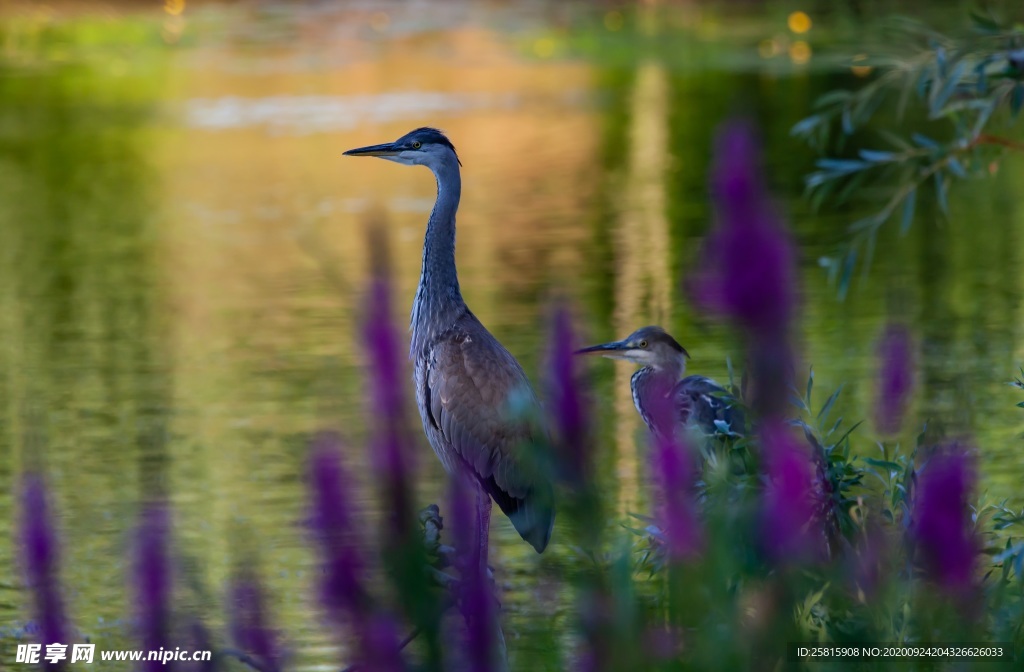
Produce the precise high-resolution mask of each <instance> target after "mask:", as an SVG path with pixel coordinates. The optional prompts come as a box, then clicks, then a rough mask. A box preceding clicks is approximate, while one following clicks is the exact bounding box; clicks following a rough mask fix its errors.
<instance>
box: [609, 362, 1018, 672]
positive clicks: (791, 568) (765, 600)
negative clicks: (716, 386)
mask: <svg viewBox="0 0 1024 672" xmlns="http://www.w3.org/2000/svg"><path fill="white" fill-rule="evenodd" d="M1022 375H1024V372H1022ZM1015 385H1016V386H1017V387H1021V388H1022V389H1024V380H1018V381H1017V382H1016V383H1015ZM841 391H842V386H840V387H839V388H838V389H836V390H834V391H832V392H831V393H830V394H828V395H827V396H825V395H822V396H819V397H818V398H817V399H816V398H815V395H814V375H813V371H812V372H811V373H810V375H809V376H808V380H807V384H806V387H805V389H804V391H803V392H802V393H800V392H797V391H795V390H794V391H793V395H792V402H793V406H794V409H795V410H794V416H795V417H794V418H793V419H792V420H791V421H790V424H791V425H792V426H794V427H795V428H799V429H801V430H802V431H803V434H804V437H805V439H806V442H807V446H808V448H809V450H810V454H811V455H812V457H813V459H814V460H815V461H816V463H817V464H818V470H817V474H816V478H817V479H818V480H819V482H820V484H821V492H822V493H823V497H822V500H821V509H820V513H821V519H822V521H823V522H824V525H825V529H826V532H827V534H828V547H829V555H828V557H827V558H825V559H822V560H821V561H819V562H811V563H803V564H801V563H799V562H796V563H793V564H788V565H787V564H784V563H783V564H778V563H773V562H770V561H769V560H767V559H766V557H765V556H764V555H763V553H762V550H761V548H760V547H759V540H760V539H761V537H762V534H763V529H761V528H760V527H759V525H760V523H759V519H758V515H757V514H758V511H759V508H760V506H761V501H760V494H759V493H760V491H761V490H762V487H763V478H764V477H763V475H762V468H761V465H760V462H761V460H760V453H761V446H760V445H759V443H760V442H759V440H758V438H757V436H756V435H754V436H742V437H738V436H732V435H723V434H717V435H715V436H708V437H704V438H703V439H702V440H701V441H700V445H701V447H702V450H701V455H702V458H703V461H702V465H701V479H700V482H699V486H700V493H701V497H700V506H701V519H702V521H703V525H704V526H705V531H706V544H705V546H704V548H703V549H702V552H701V553H700V554H698V555H695V556H694V557H691V558H688V559H685V560H681V561H680V560H671V559H670V558H668V557H667V555H666V553H665V550H664V547H665V543H664V532H663V531H662V530H661V529H660V528H659V527H658V521H657V520H656V518H652V517H649V516H646V515H639V514H634V515H633V516H632V521H633V522H630V523H626V524H625V525H624V527H625V528H626V530H627V531H628V533H629V534H630V535H631V536H632V537H633V544H632V549H631V552H630V559H629V563H630V566H631V567H632V571H631V572H630V573H629V575H630V576H631V577H632V581H633V582H635V583H636V587H633V588H629V590H627V591H626V592H623V590H624V588H623V587H622V586H620V587H619V588H616V589H615V590H616V595H617V598H616V600H614V601H613V604H614V605H615V607H614V609H616V610H621V611H617V612H616V613H615V614H614V615H608V618H609V619H610V620H611V621H613V622H616V623H619V624H620V625H621V626H622V627H625V628H626V630H627V631H628V632H631V633H637V632H650V631H651V630H652V629H654V630H657V631H659V632H670V633H677V634H678V636H679V637H680V639H681V641H682V642H683V643H682V644H681V646H682V647H683V648H684V649H685V651H686V654H685V655H683V656H680V657H678V658H672V659H664V658H661V657H659V653H658V652H657V651H655V650H652V649H649V648H646V647H640V646H638V645H637V644H636V643H634V644H633V645H632V658H631V662H630V665H629V668H628V669H638V670H639V669H679V670H690V669H694V670H696V669H705V668H707V667H708V666H709V665H714V664H715V662H716V661H717V664H718V666H719V667H721V668H722V669H725V668H727V667H728V668H730V669H742V668H743V667H746V666H749V665H751V664H752V661H755V660H756V661H760V662H761V663H763V664H764V667H765V668H766V669H774V668H775V666H777V665H782V666H784V665H786V664H787V662H786V659H785V655H786V654H785V643H786V642H793V641H803V642H822V643H836V644H870V643H878V642H899V643H905V644H914V643H926V642H937V643H941V642H953V641H980V642H1001V643H1012V644H1013V645H1014V646H1015V647H1016V651H1017V655H1018V656H1019V655H1020V652H1021V651H1022V650H1024V625H1022V624H1024V620H1022V618H1024V572H1022V570H1024V526H1022V524H1024V510H1015V509H1013V508H1011V507H1010V506H1008V505H1007V503H1006V502H999V503H988V502H986V501H985V499H984V498H982V499H981V500H980V501H978V502H977V503H976V504H975V505H974V506H973V507H972V509H971V511H972V516H971V520H972V522H973V526H974V533H975V535H976V537H977V538H978V539H979V540H981V543H982V544H983V553H984V556H983V557H984V558H987V559H986V560H983V561H981V563H980V564H983V565H986V567H985V568H984V569H983V571H982V572H981V573H980V574H979V576H978V577H977V582H976V584H975V587H974V588H973V589H972V594H971V595H968V596H965V595H963V594H957V593H956V592H955V591H949V590H948V589H946V588H944V587H943V586H941V585H939V584H937V583H935V582H934V581H933V580H932V579H930V578H928V577H927V576H926V575H925V574H924V573H923V572H922V571H921V569H920V568H919V567H918V565H917V562H916V557H915V555H914V550H913V545H912V544H911V543H910V542H909V541H908V537H907V529H908V528H909V527H910V526H911V525H912V507H913V499H914V496H915V488H916V483H917V478H918V475H917V472H918V464H919V461H920V460H923V459H925V457H926V456H927V455H928V454H929V453H930V452H931V447H930V446H929V445H928V444H927V442H926V433H925V432H924V431H923V430H922V432H921V433H920V435H919V436H918V437H917V440H916V442H915V445H914V446H913V448H912V449H910V450H909V451H907V450H904V449H903V448H901V446H900V445H899V444H889V443H885V442H877V443H875V446H876V449H877V453H875V454H871V451H870V449H869V450H866V451H864V450H857V449H855V448H854V447H853V444H854V442H855V441H857V442H859V443H863V442H866V440H867V437H862V436H860V435H861V434H862V433H863V430H861V431H860V432H858V431H857V430H858V429H860V428H861V423H859V422H858V423H854V424H849V425H846V424H845V423H844V419H843V417H841V416H840V415H839V413H838V412H837V410H838V409H839V408H840V407H841V406H842V404H841ZM620 553H621V551H618V550H614V548H613V550H611V551H609V553H608V554H607V555H606V556H605V557H604V558H603V559H602V560H601V561H599V562H601V563H607V565H606V567H607V569H606V570H604V571H606V572H608V573H607V574H606V576H608V577H609V578H610V579H612V584H614V583H615V582H616V581H618V582H621V581H623V580H624V577H625V576H626V573H625V572H624V571H623V569H622V563H623V562H624V559H623V558H622V557H621V555H620ZM612 567H617V568H618V570H614V571H613V570H612V569H611V568H612ZM630 595H632V597H629V596H630ZM623 600H625V602H623ZM630 600H632V601H631V602H630ZM965 614H967V615H965ZM677 645H678V643H677ZM716 656H717V658H716ZM820 665H821V666H820V667H818V666H815V667H814V668H813V669H833V668H834V669H844V670H845V669H861V668H858V667H856V663H849V662H845V663H842V664H839V663H829V662H822V663H820ZM851 665H852V666H853V667H852V668H851ZM1015 665H1019V662H1006V661H1004V662H1002V663H991V662H986V663H983V664H982V663H970V662H963V663H958V667H957V668H956V669H975V667H977V668H978V669H986V670H988V669H1016V668H1015V667H1014V666H1015ZM604 669H619V667H616V666H615V665H614V664H611V665H609V666H608V667H606V668H604ZM622 669H626V668H622ZM864 669H896V670H903V669H952V668H946V667H943V666H942V665H941V664H939V665H938V666H936V667H930V666H927V665H925V666H922V665H921V664H919V663H918V662H917V661H912V660H903V661H899V660H896V661H887V662H886V663H884V664H879V665H878V666H876V667H868V668H864Z"/></svg>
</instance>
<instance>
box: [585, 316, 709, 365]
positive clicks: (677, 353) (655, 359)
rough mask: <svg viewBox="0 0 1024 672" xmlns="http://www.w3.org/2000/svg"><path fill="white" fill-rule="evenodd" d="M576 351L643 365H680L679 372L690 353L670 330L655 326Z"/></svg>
mask: <svg viewBox="0 0 1024 672" xmlns="http://www.w3.org/2000/svg"><path fill="white" fill-rule="evenodd" d="M576 354H578V355H590V354H594V355H603V356H605V357H611V358H612V359H624V360H626V361H627V362H633V363H634V364H639V365H640V366H652V367H654V368H655V369H678V370H679V371H680V372H682V371H683V370H685V369H686V359H687V358H688V357H689V356H690V355H689V353H687V352H686V350H684V349H683V346H681V345H679V343H678V342H677V341H676V339H674V338H672V337H671V336H670V335H669V334H668V332H666V331H665V330H664V329H662V328H661V327H655V326H651V327H643V328H641V329H637V330H636V331H634V332H633V333H632V334H630V335H629V336H627V337H625V338H624V339H622V340H621V341H613V342H611V343H601V344H600V345H592V346H590V347H589V348H583V349H582V350H577V351H576Z"/></svg>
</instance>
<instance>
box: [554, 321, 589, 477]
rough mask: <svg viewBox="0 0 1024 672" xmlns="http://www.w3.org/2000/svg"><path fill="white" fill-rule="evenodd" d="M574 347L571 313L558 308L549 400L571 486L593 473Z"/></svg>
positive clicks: (564, 467)
mask: <svg viewBox="0 0 1024 672" xmlns="http://www.w3.org/2000/svg"><path fill="white" fill-rule="evenodd" d="M574 343H575V336H574V334H573V331H572V322H571V320H570V317H569V313H568V312H567V311H566V310H565V309H564V308H558V309H557V310H556V311H555V315H554V320H553V326H552V330H551V346H550V354H549V361H550V364H549V377H548V394H547V398H548V399H549V400H550V402H549V405H550V408H551V412H552V413H553V414H554V417H553V418H552V420H553V423H552V425H553V426H554V427H556V428H557V430H558V447H559V449H560V450H559V452H560V456H559V458H560V459H559V461H560V462H561V469H562V471H563V475H564V476H565V477H566V478H567V479H568V480H569V482H570V483H573V484H580V483H582V482H583V481H584V480H585V479H586V478H587V476H588V474H589V471H590V469H589V459H590V448H589V436H588V433H587V427H588V424H587V412H586V403H585V400H584V397H583V393H582V391H581V389H580V385H579V383H578V381H577V376H576V369H575V363H576V358H575V357H574V356H573V350H574V348H573V345H574Z"/></svg>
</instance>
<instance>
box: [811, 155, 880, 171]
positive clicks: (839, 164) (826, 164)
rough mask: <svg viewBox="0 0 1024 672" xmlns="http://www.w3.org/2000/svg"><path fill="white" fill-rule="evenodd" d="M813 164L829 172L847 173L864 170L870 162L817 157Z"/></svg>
mask: <svg viewBox="0 0 1024 672" xmlns="http://www.w3.org/2000/svg"><path fill="white" fill-rule="evenodd" d="M815 165H816V166H818V168H821V169H822V170H826V171H829V172H831V173H840V174H848V173H856V172H857V171H858V170H864V169H865V168H868V167H870V165H871V164H869V163H866V162H864V161H857V160H856V159H818V161H817V162H816V163H815Z"/></svg>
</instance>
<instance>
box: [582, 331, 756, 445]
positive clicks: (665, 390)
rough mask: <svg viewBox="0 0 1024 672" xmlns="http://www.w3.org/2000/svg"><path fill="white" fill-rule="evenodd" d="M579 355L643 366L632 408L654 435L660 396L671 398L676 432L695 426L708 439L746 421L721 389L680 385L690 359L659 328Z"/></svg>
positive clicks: (698, 380) (703, 383) (692, 380)
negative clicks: (687, 361)
mask: <svg viewBox="0 0 1024 672" xmlns="http://www.w3.org/2000/svg"><path fill="white" fill-rule="evenodd" d="M578 353H579V354H600V355H604V356H606V357H612V358H615V359H625V360H627V361H630V362H634V363H636V364H639V365H640V366H641V368H640V369H638V370H637V371H636V372H635V373H634V374H633V376H632V377H631V378H630V381H629V386H630V390H631V391H632V393H633V405H634V406H636V410H637V412H638V413H639V414H640V417H641V418H642V419H643V421H644V423H645V424H646V425H647V427H648V428H649V429H650V430H651V431H652V432H658V431H659V427H658V423H656V422H655V421H654V417H653V415H652V414H653V409H655V408H656V407H657V402H658V401H660V400H659V399H656V398H655V397H656V395H658V396H663V397H668V398H670V400H671V403H670V407H671V410H672V412H673V414H674V415H673V419H674V421H675V423H674V426H676V427H685V426H686V425H688V424H693V425H696V426H698V427H700V428H701V430H702V431H704V432H705V433H706V434H715V433H718V432H719V431H720V423H724V425H723V426H727V427H729V428H730V430H736V431H742V429H743V423H744V420H743V415H742V413H741V412H740V410H739V409H738V408H736V407H735V406H734V405H733V403H732V400H731V397H730V395H729V393H728V392H727V391H726V390H725V389H724V388H723V387H722V386H721V385H719V384H718V383H716V382H715V381H713V380H711V379H710V378H705V377H704V376H686V377H685V378H682V379H681V380H680V377H681V376H682V375H683V374H684V373H686V360H687V359H688V358H689V353H687V352H686V350H685V349H684V348H683V347H682V346H681V345H679V342H678V341H676V339H674V338H673V337H672V336H671V335H670V334H669V333H668V332H666V331H665V330H664V329H662V328H661V327H658V326H648V327H643V328H641V329H637V330H636V331H634V332H633V333H632V334H630V335H629V336H627V337H626V338H624V339H622V340H621V341H614V342H611V343H602V344H600V345H594V346H591V347H589V348H583V349H582V350H579V351H578Z"/></svg>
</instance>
